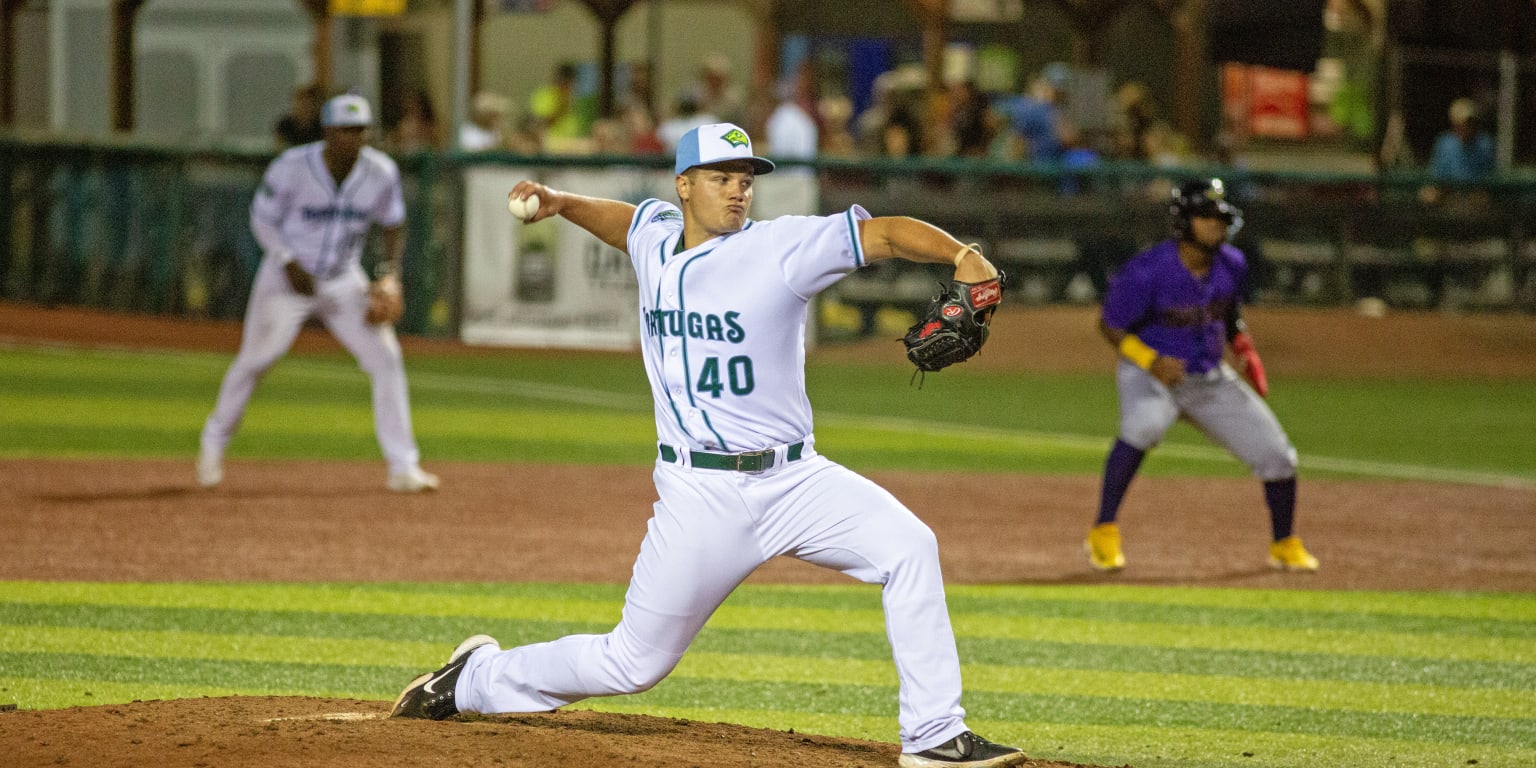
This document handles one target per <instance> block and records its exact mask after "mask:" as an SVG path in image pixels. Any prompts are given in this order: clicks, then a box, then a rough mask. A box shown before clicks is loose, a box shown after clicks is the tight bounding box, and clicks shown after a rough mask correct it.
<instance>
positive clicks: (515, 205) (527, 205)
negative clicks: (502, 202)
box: [507, 195, 539, 221]
mask: <svg viewBox="0 0 1536 768" xmlns="http://www.w3.org/2000/svg"><path fill="white" fill-rule="evenodd" d="M507 210H508V211H510V212H511V213H512V215H513V216H516V217H517V218H518V219H519V220H521V221H527V220H528V219H529V217H531V216H533V215H534V214H535V213H538V212H539V196H538V195H529V196H528V199H527V200H519V199H517V198H515V197H512V196H510V195H509V196H507Z"/></svg>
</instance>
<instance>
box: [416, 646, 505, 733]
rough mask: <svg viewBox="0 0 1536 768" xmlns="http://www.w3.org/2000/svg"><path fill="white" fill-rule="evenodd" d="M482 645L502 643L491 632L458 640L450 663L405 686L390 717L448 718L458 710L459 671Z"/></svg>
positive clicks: (449, 659)
mask: <svg viewBox="0 0 1536 768" xmlns="http://www.w3.org/2000/svg"><path fill="white" fill-rule="evenodd" d="M483 645H495V646H497V647H498V648H500V647H501V646H500V645H499V644H498V643H497V642H496V638H494V637H491V636H490V635H475V636H474V637H471V638H468V639H466V640H465V641H464V642H462V643H459V647H457V648H454V649H453V655H451V656H449V657H448V663H447V664H445V665H443V667H442V669H439V670H437V671H436V672H428V673H426V674H424V675H422V676H420V677H418V678H416V679H415V680H412V681H411V684H410V685H407V686H406V687H405V690H403V691H401V692H400V696H399V698H396V699H395V707H394V709H391V710H390V711H389V716H390V717H415V718H420V719H423V720H447V719H448V718H450V717H453V716H454V715H456V714H458V713H459V706H458V704H455V703H454V701H453V688H454V686H456V685H458V683H459V673H460V672H463V671H464V662H466V661H469V654H470V653H472V652H473V651H474V650H475V649H476V648H479V647H481V646H483Z"/></svg>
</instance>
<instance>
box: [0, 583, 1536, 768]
mask: <svg viewBox="0 0 1536 768" xmlns="http://www.w3.org/2000/svg"><path fill="white" fill-rule="evenodd" d="M622 597H623V587H622V586H619V585H611V586H610V585H559V584H507V585H454V584H437V585H419V584H366V585H364V584H282V585H274V584H78V583H51V582H50V583H42V582H4V583H0V702H15V703H17V704H19V705H20V706H21V707H23V708H51V707H65V706H74V705H85V704H107V703H116V702H124V701H130V700H134V699H152V698H184V697H196V696H212V695H231V694H249V695H292V696H332V697H356V698H363V699H375V700H379V699H389V698H392V697H393V696H394V694H395V693H397V692H398V689H399V688H400V687H401V686H402V685H403V684H404V683H405V682H406V681H407V680H409V679H410V678H411V677H412V676H413V675H414V674H416V673H418V672H420V671H421V670H423V669H426V668H432V667H436V666H438V665H439V664H441V663H442V660H443V658H444V657H445V656H446V654H447V652H448V650H449V649H451V648H452V647H453V645H454V644H455V643H456V642H458V640H460V639H462V638H463V637H465V636H467V635H469V634H473V633H476V632H489V633H491V634H493V635H495V636H496V637H497V638H498V639H499V640H500V641H501V642H502V643H503V644H504V645H514V644H521V643H527V642H535V641H540V640H547V639H552V638H554V637H557V636H560V635H563V634H568V633H571V632H603V631H606V630H607V629H608V628H609V627H610V626H611V625H612V623H613V622H614V621H616V620H617V618H618V613H619V607H620V605H621V601H622ZM950 610H951V613H952V615H953V618H954V624H955V630H956V633H957V636H958V639H959V643H960V649H961V656H962V658H963V659H964V660H965V662H966V666H965V669H964V675H965V681H966V700H965V704H966V706H967V708H968V709H969V711H970V720H971V722H972V724H973V725H974V727H976V728H977V729H978V730H981V731H983V732H984V733H986V734H987V735H989V736H992V737H994V738H998V739H1001V740H1003V741H1006V742H1013V743H1019V744H1022V745H1024V746H1025V747H1026V748H1027V749H1028V751H1029V752H1030V753H1031V754H1033V755H1035V756H1037V757H1048V758H1052V759H1058V760H1069V761H1075V762H1089V763H1096V764H1101V765H1120V764H1123V763H1127V762H1129V763H1131V764H1133V765H1136V766H1184V767H1187V766H1216V765H1232V764H1238V763H1240V764H1242V765H1251V766H1298V767H1299V766H1313V765H1320V764H1321V765H1396V766H1447V765H1478V766H1515V765H1531V764H1533V763H1536V710H1533V709H1532V707H1531V701H1532V700H1533V699H1532V696H1533V692H1536V597H1533V596H1530V595H1508V594H1417V593H1414V594H1388V593H1368V592H1351V593H1337V592H1310V591H1260V590H1241V591H1239V590H1219V589H1188V588H1147V587H1128V586H1093V587H1090V586H1078V587H1029V586H985V587H955V588H952V589H951V590H950ZM895 697H896V691H895V673H894V670H893V667H892V664H891V661H890V651H889V647H888V645H887V643H886V639H885V630H884V626H883V623H882V614H881V610H880V601H879V592H878V590H876V589H875V588H873V587H863V586H836V587H789V586H758V585H749V586H747V587H744V588H742V589H741V590H739V591H738V592H737V593H736V594H735V595H733V596H732V597H731V598H730V600H729V601H728V602H727V603H726V605H725V606H724V607H723V608H722V609H721V610H720V611H719V612H718V613H717V614H716V615H715V616H714V618H713V619H712V620H711V621H710V623H709V625H708V626H707V627H706V628H705V630H704V632H703V634H701V635H700V637H699V639H698V641H697V643H696V644H695V646H694V648H693V649H692V650H691V651H690V652H689V654H688V655H687V656H685V657H684V659H683V662H682V664H681V666H679V668H678V669H677V671H676V672H675V673H674V674H673V675H672V676H671V677H669V678H668V679H667V680H665V681H663V682H662V683H661V684H660V685H659V686H657V687H656V688H655V689H653V690H651V691H649V692H647V693H645V694H642V695H638V696H632V697H621V698H616V699H606V700H592V701H589V702H585V703H583V704H581V705H578V706H580V707H591V708H593V709H599V710H607V711H621V712H636V713H645V714H653V715H660V716H669V717H685V718H691V719H698V720H706V721H727V722H737V723H742V724H746V725H753V726H761V727H768V728H776V729H781V730H782V729H790V728H793V729H795V730H796V731H798V732H803V733H823V734H829V735H839V736H848V737H856V738H866V739H875V740H880V741H886V742H891V741H894V740H895V729H896V722H895V709H896V704H895V700H896V699H895ZM1249 755H1251V756H1249ZM1473 761H1475V762H1473Z"/></svg>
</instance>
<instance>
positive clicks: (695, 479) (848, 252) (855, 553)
mask: <svg viewBox="0 0 1536 768" xmlns="http://www.w3.org/2000/svg"><path fill="white" fill-rule="evenodd" d="M772 169H773V164H772V163H770V162H769V161H767V160H764V159H762V158H759V157H754V156H753V154H752V144H751V141H750V140H749V139H748V137H747V134H746V132H745V131H743V130H742V129H741V128H738V127H737V126H735V125H731V124H729V123H723V124H713V125H705V126H701V127H698V128H695V129H693V130H691V131H689V132H688V133H687V134H685V136H684V138H683V140H682V142H681V143H680V144H679V146H678V150H677V160H676V164H675V170H676V172H677V177H676V188H677V196H678V199H679V200H680V201H681V203H682V204H681V207H679V206H674V205H672V204H671V203H667V202H663V201H661V200H656V199H651V200H646V201H645V202H643V203H641V204H640V205H639V206H635V205H631V204H629V203H625V202H620V201H617V200H605V199H599V198H592V197H584V196H580V195H575V194H571V193H567V192H560V191H557V190H552V189H549V188H548V187H545V186H544V185H542V184H537V183H534V182H529V181H524V182H521V183H519V184H518V185H517V186H515V187H513V189H512V191H511V193H510V196H511V197H513V198H517V199H518V200H523V199H527V198H529V197H530V195H535V194H536V195H538V198H539V207H538V210H537V211H536V212H535V213H533V214H532V215H531V216H530V217H529V220H530V221H532V220H538V219H544V218H548V217H550V216H555V215H560V216H564V217H565V218H567V219H569V220H570V221H572V222H574V223H576V224H577V225H579V226H581V227H582V228H583V229H586V230H587V231H589V232H591V233H592V234H593V235H596V236H597V237H598V238H599V239H600V240H602V241H603V242H605V243H607V244H609V245H611V246H613V247H614V248H618V249H621V250H623V251H626V252H627V253H628V254H629V256H630V260H631V262H632V263H633V265H634V268H635V273H636V275H637V276H638V278H639V289H640V315H641V321H642V329H643V330H642V336H643V338H642V347H643V350H644V352H643V355H644V359H645V368H646V373H647V375H648V376H649V378H650V382H651V392H652V396H653V398H654V402H655V414H656V430H657V435H658V437H659V444H658V448H657V458H656V468H655V472H654V477H655V482H656V490H657V493H658V495H659V500H658V501H657V502H656V503H655V506H654V516H653V517H652V518H651V520H650V522H649V524H648V526H647V531H646V536H645V540H644V542H643V543H642V544H641V546H640V555H639V558H638V560H636V562H635V567H634V574H633V577H632V579H631V581H630V584H629V591H628V593H627V594H626V595H625V599H624V610H623V618H622V620H621V621H620V622H619V624H618V626H617V627H615V628H614V629H613V631H611V632H609V633H608V634H606V635H572V636H569V637H565V638H562V639H559V640H555V641H553V642H548V643H539V644H534V645H526V646H521V647H517V648H511V649H508V650H501V649H500V648H499V646H498V645H497V643H496V641H495V640H494V639H493V638H491V637H488V636H486V635H476V636H474V637H471V638H469V639H467V640H465V641H464V642H463V643H460V644H459V646H458V647H457V648H456V649H455V650H454V651H453V653H452V655H451V656H450V658H449V662H448V664H447V665H446V666H445V667H443V668H442V669H439V670H437V671H436V672H432V673H428V674H425V675H422V676H420V677H418V678H417V679H416V680H414V681H412V682H411V684H410V685H409V686H408V687H407V688H406V689H405V690H404V691H403V692H402V693H401V694H400V697H399V699H398V700H397V701H396V702H395V706H394V710H393V713H392V714H393V715H394V716H396V717H422V718H433V719H443V718H447V717H451V716H452V715H453V714H455V713H456V712H482V713H497V712H535V711H545V710H551V709H555V708H558V707H561V706H563V705H566V704H570V703H572V702H576V701H580V700H582V699H585V698H587V697H590V696H612V695H616V694H625V693H638V692H640V691H644V690H647V689H649V688H651V687H652V686H654V685H656V684H657V683H658V682H660V681H661V679H662V678H664V677H666V676H667V674H668V673H670V672H671V671H672V669H673V668H674V667H675V666H676V665H677V663H678V661H679V659H681V658H682V655H683V652H684V651H685V650H686V649H687V648H688V645H689V643H691V642H692V641H693V638H694V636H695V635H696V634H697V633H698V632H699V630H700V629H701V628H702V627H703V626H704V623H705V621H706V620H707V619H708V618H709V617H710V615H711V614H712V613H714V611H715V609H716V608H717V607H719V605H720V604H721V603H722V602H723V601H724V600H725V598H726V596H727V595H729V594H730V593H731V591H732V590H734V589H735V588H736V585H738V584H740V583H741V582H742V580H744V579H745V578H746V577H747V576H748V575H749V574H751V573H752V572H753V571H754V570H756V569H757V567H758V566H760V565H762V564H763V563H765V562H767V561H768V560H769V559H771V558H774V557H776V556H779V555H788V556H790V557H795V558H799V559H801V560H804V561H806V562H810V563H815V564H816V565H820V566H823V567H826V568H832V569H835V570H838V571H841V572H843V573H846V574H848V575H850V576H852V577H854V578H857V579H859V580H861V581H865V582H868V583H874V584H880V585H882V587H883V591H882V595H883V597H882V599H883V602H884V607H885V617H886V630H887V631H886V634H887V636H888V637H889V639H890V642H891V650H892V654H893V656H894V660H895V662H896V671H897V675H898V677H899V680H900V692H899V706H900V711H899V719H900V725H901V746H902V756H901V761H900V764H901V765H902V766H939V765H942V766H952V765H963V766H998V765H1013V764H1016V763H1019V762H1022V761H1024V759H1025V756H1024V754H1023V753H1022V752H1020V751H1019V750H1017V749H1015V748H1013V747H1005V746H1001V745H998V744H994V743H992V742H989V741H987V740H985V739H982V738H980V737H978V736H976V735H974V734H972V733H971V731H970V730H969V729H968V728H967V727H966V724H965V710H964V709H963V708H962V707H961V706H960V658H959V654H958V652H957V650H956V647H955V639H954V633H953V631H952V629H951V627H950V622H949V613H948V608H947V607H946V605H945V601H944V583H943V577H942V575H941V573H940V568H939V552H938V544H937V542H936V540H935V538H934V535H933V532H932V531H931V530H929V528H928V526H927V525H925V524H924V523H923V522H922V521H921V520H919V519H918V518H917V517H916V516H915V515H913V514H912V512H910V511H908V510H907V508H906V507H904V506H902V504H901V502H899V501H897V500H896V498H895V497H893V496H892V495H891V494H890V493H888V492H887V491H885V490H884V489H882V488H880V487H879V486H877V485H875V484H874V483H872V482H870V481H869V480H867V479H865V478H863V477H861V476H859V475H857V474H855V473H854V472H852V471H851V470H848V469H846V468H844V467H843V466H841V465H839V464H837V463H835V462H833V461H831V460H829V459H827V458H826V457H824V456H821V455H820V454H818V453H817V452H816V443H815V438H814V436H813V435H812V433H811V407H810V402H809V401H808V400H807V398H806V392H805V326H806V313H807V308H808V307H809V305H810V301H811V298H812V297H814V296H815V295H816V294H817V293H818V292H820V291H822V290H824V289H826V288H827V287H829V286H831V285H832V284H833V283H836V282H837V281H838V280H839V279H840V278H842V277H843V276H844V275H847V274H848V273H850V272H852V271H853V270H855V269H858V268H859V267H862V266H865V265H866V264H869V263H871V262H874V261H878V260H880V259H886V258H891V257H900V258H905V259H908V260H911V261H919V262H932V263H951V261H953V262H954V263H955V264H956V269H955V279H957V280H964V281H968V282H981V281H985V280H988V279H991V278H993V277H995V276H996V275H997V270H996V269H995V268H994V267H993V266H992V264H991V263H989V262H988V261H987V260H986V259H985V258H984V257H983V256H982V255H981V253H980V252H978V251H976V250H973V249H972V248H969V247H967V246H965V245H962V244H961V243H960V242H959V241H958V240H956V239H955V238H953V237H950V236H949V235H948V234H946V233H944V232H943V231H942V230H940V229H938V228H936V227H934V226H932V225H929V224H926V223H924V222H921V221H918V220H916V219H910V218H905V217H881V218H870V216H869V214H868V213H866V212H865V211H864V209H863V208H861V207H859V206H854V207H852V208H850V209H849V210H847V211H844V212H842V213H839V214H836V215H832V216H783V217H780V218H777V219H773V220H771V221H753V220H751V219H749V218H748V217H747V213H748V210H749V208H750V206H751V204H752V183H753V179H754V176H755V175H756V174H762V173H768V172H769V171H771V170H772Z"/></svg>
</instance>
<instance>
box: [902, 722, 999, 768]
mask: <svg viewBox="0 0 1536 768" xmlns="http://www.w3.org/2000/svg"><path fill="white" fill-rule="evenodd" d="M1028 759H1029V758H1028V757H1027V756H1025V754H1024V752H1023V751H1021V750H1019V749H1018V748H1017V747H1005V746H1003V745H1001V744H993V743H992V742H990V741H987V740H986V739H983V738H982V737H980V736H977V735H976V734H974V733H971V732H970V731H966V732H965V733H962V734H960V735H959V736H956V737H954V738H953V739H950V740H949V741H946V742H944V743H943V744H940V745H938V746H937V747H934V748H932V749H925V750H923V751H921V752H903V753H901V759H900V760H898V761H897V763H896V764H897V765H898V766H900V768H950V767H951V766H968V768H994V766H1002V765H1018V764H1020V763H1022V762H1024V761H1025V760H1028Z"/></svg>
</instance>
